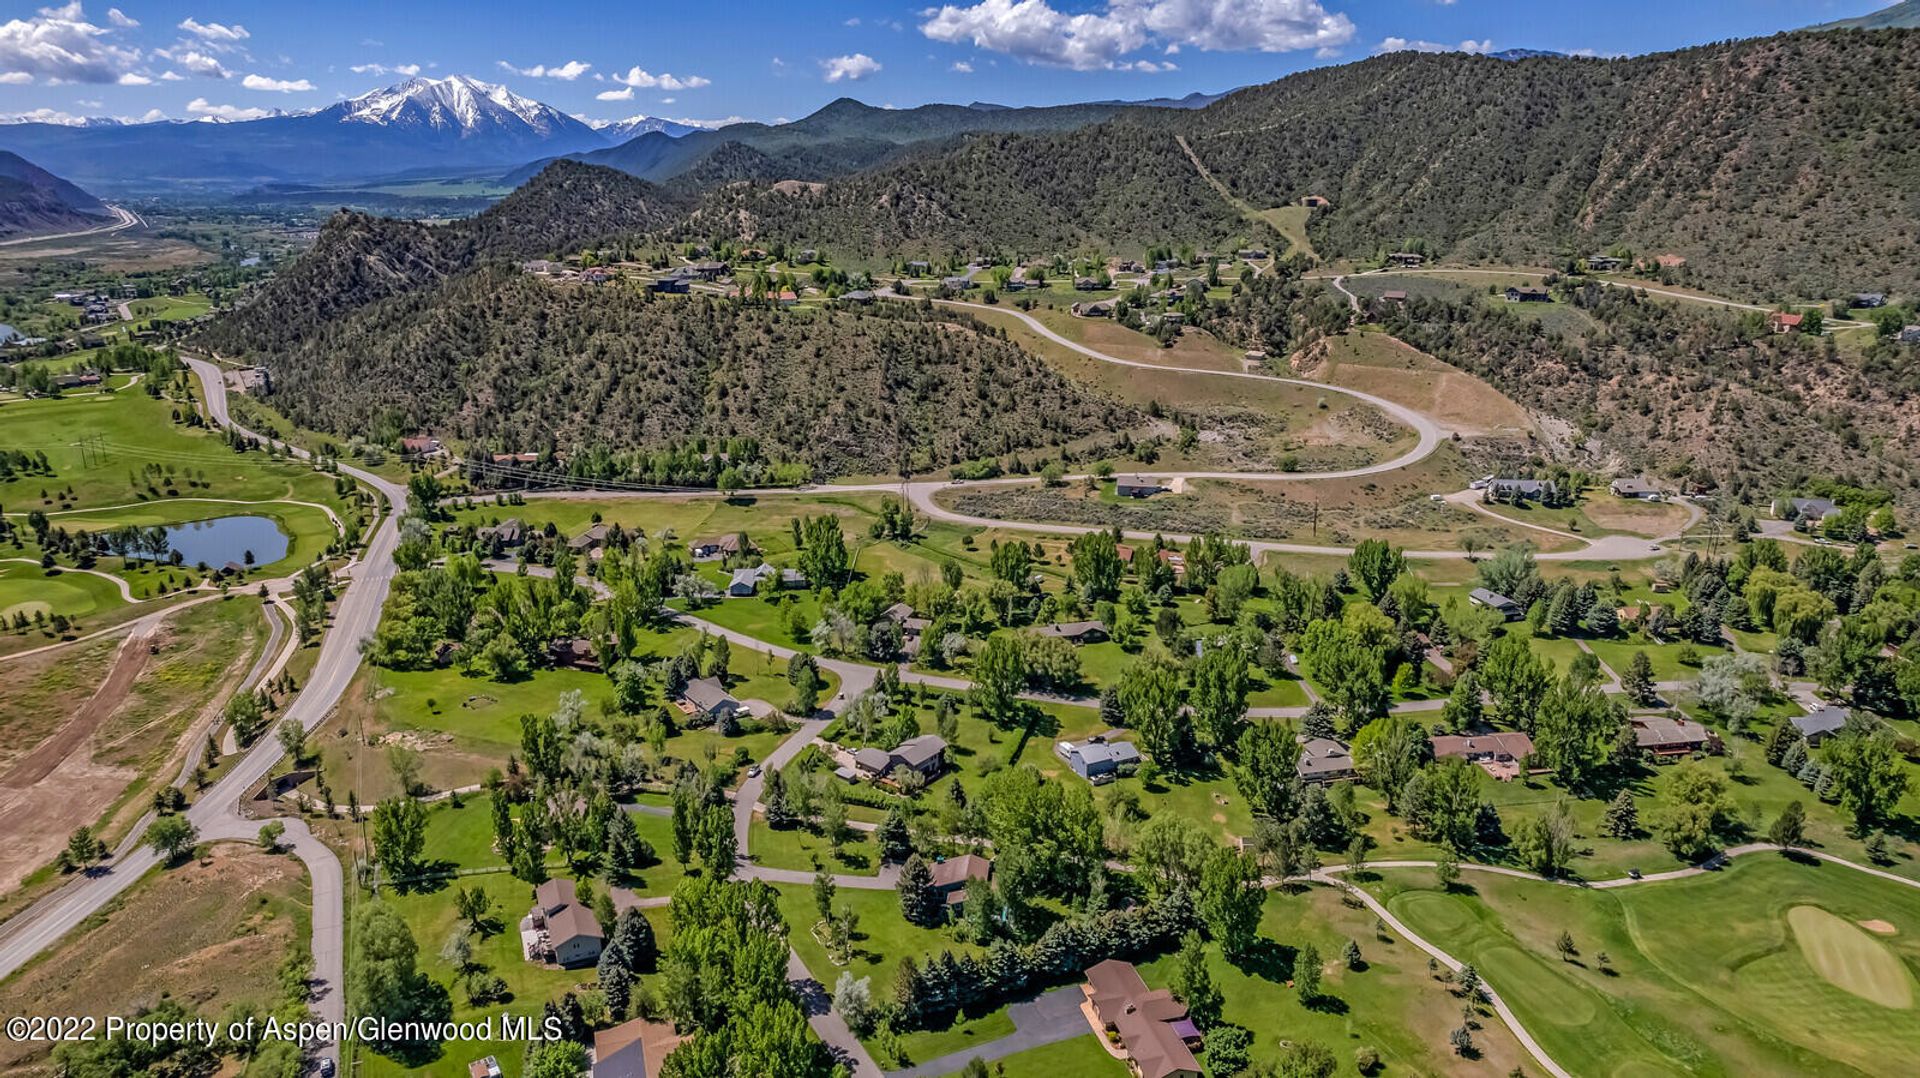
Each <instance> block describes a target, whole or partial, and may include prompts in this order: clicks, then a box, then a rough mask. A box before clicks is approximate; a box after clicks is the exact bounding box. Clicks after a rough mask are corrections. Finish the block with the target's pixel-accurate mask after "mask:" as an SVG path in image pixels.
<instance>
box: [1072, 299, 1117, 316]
mask: <svg viewBox="0 0 1920 1078" xmlns="http://www.w3.org/2000/svg"><path fill="white" fill-rule="evenodd" d="M1068 310H1070V311H1072V312H1073V316H1074V317H1075V318H1111V317H1113V304H1111V303H1109V302H1107V301H1106V300H1103V299H1102V300H1095V301H1093V302H1092V303H1076V304H1074V305H1073V306H1072V307H1069V308H1068Z"/></svg>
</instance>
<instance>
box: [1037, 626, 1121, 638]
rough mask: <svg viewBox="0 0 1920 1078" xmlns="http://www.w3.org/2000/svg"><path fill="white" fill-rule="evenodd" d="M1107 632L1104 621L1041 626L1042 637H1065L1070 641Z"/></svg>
mask: <svg viewBox="0 0 1920 1078" xmlns="http://www.w3.org/2000/svg"><path fill="white" fill-rule="evenodd" d="M1106 631H1107V624H1106V622H1103V621H1062V622H1056V623H1054V624H1052V625H1042V626H1040V635H1041V636H1063V637H1066V638H1067V639H1069V640H1072V639H1074V638H1076V637H1081V636H1085V635H1087V634H1088V633H1093V632H1100V633H1104V632H1106Z"/></svg>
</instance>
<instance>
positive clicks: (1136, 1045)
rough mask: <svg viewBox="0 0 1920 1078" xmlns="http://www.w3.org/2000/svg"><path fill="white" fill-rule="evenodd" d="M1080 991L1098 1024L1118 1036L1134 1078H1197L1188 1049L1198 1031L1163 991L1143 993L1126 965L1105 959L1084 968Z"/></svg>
mask: <svg viewBox="0 0 1920 1078" xmlns="http://www.w3.org/2000/svg"><path fill="white" fill-rule="evenodd" d="M1082 991H1084V992H1086V994H1087V1002H1088V1003H1089V1004H1090V1005H1091V1006H1092V1007H1093V1014H1094V1017H1095V1018H1096V1019H1098V1020H1099V1022H1100V1024H1101V1025H1102V1026H1104V1027H1105V1028H1106V1029H1108V1030H1111V1031H1112V1032H1113V1033H1114V1034H1115V1035H1116V1036H1118V1037H1119V1038H1120V1047H1121V1048H1122V1049H1123V1050H1124V1051H1125V1052H1126V1053H1127V1061H1128V1062H1129V1063H1130V1064H1131V1065H1132V1069H1133V1072H1134V1073H1135V1074H1137V1075H1139V1076H1140V1078H1200V1061H1199V1060H1197V1059H1195V1058H1194V1057H1193V1045H1195V1044H1198V1043H1199V1042H1200V1030H1199V1028H1198V1027H1197V1026H1195V1025H1194V1023H1193V1020H1192V1019H1191V1018H1189V1017H1187V1008H1186V1005H1185V1004H1183V1003H1181V1002H1180V1001H1179V1000H1177V999H1175V998H1174V997H1173V993H1171V992H1169V991H1167V990H1166V989H1164V988H1161V989H1155V990H1152V991H1149V990H1148V989H1147V982H1146V981H1144V980H1141V979H1140V971H1139V970H1137V969H1135V968H1134V967H1133V963H1131V962H1122V961H1120V960H1119V959H1117V958H1109V959H1107V960H1106V961H1105V962H1101V963H1099V964H1097V965H1095V966H1093V967H1091V968H1089V969H1088V970H1087V983H1086V986H1085V987H1084V988H1083V989H1082Z"/></svg>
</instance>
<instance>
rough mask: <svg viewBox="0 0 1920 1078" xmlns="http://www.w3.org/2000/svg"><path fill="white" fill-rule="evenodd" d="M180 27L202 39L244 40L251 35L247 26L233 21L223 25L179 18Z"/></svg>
mask: <svg viewBox="0 0 1920 1078" xmlns="http://www.w3.org/2000/svg"><path fill="white" fill-rule="evenodd" d="M180 29H182V30H185V31H186V32H187V33H189V34H192V35H193V36H194V37H197V38H199V39H200V40H202V41H222V42H233V41H245V40H246V39H248V38H250V37H252V36H253V35H252V34H250V33H247V28H246V27H244V26H242V25H240V24H239V23H234V24H233V25H232V26H223V25H221V24H220V23H217V22H200V21H199V20H197V19H191V18H187V19H182V20H180Z"/></svg>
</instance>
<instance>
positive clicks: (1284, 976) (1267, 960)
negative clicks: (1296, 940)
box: [1233, 936, 1300, 984]
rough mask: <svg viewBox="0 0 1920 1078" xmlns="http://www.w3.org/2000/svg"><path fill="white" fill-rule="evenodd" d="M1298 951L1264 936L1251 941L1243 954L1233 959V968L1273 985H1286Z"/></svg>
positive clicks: (1290, 978)
mask: <svg viewBox="0 0 1920 1078" xmlns="http://www.w3.org/2000/svg"><path fill="white" fill-rule="evenodd" d="M1299 953H1300V951H1299V949H1298V948H1295V947H1288V946H1287V945H1285V944H1283V943H1278V942H1276V941H1274V940H1270V939H1268V938H1266V937H1265V936H1262V937H1260V938H1259V939H1256V940H1254V941H1253V945H1252V946H1250V947H1248V948H1247V950H1246V951H1245V953H1243V954H1241V955H1239V956H1238V957H1236V958H1234V959H1233V964H1234V967H1235V968H1237V969H1239V970H1240V972H1242V973H1245V974H1247V975H1248V976H1250V977H1258V978H1260V979H1261V980H1263V981H1271V982H1273V983H1274V984H1286V983H1287V982H1288V981H1290V980H1292V979H1293V963H1294V959H1295V958H1296V957H1298V956H1299Z"/></svg>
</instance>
